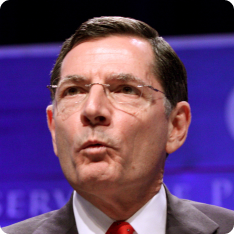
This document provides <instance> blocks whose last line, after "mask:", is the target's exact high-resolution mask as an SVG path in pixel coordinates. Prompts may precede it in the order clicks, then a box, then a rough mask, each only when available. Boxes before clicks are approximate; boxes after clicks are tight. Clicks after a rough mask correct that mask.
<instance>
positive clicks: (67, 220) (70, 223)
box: [33, 196, 78, 234]
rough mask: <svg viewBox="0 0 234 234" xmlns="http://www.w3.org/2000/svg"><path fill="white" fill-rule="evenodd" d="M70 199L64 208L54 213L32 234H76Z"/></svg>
mask: <svg viewBox="0 0 234 234" xmlns="http://www.w3.org/2000/svg"><path fill="white" fill-rule="evenodd" d="M72 197H73V196H71V198H70V200H69V201H68V203H67V204H66V205H65V206H63V207H62V208H61V209H59V210H56V211H54V214H53V215H51V217H49V218H48V219H47V220H46V221H45V222H44V223H43V224H42V225H41V226H39V227H38V228H37V229H36V230H35V231H34V232H33V234H44V233H46V234H55V233H59V234H78V232H77V227H76V222H75V217H74V213H73V206H72Z"/></svg>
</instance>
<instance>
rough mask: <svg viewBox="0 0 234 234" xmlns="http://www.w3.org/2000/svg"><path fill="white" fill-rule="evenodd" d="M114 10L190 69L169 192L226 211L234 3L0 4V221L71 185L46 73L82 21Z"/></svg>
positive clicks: (53, 202) (232, 162)
mask: <svg viewBox="0 0 234 234" xmlns="http://www.w3.org/2000/svg"><path fill="white" fill-rule="evenodd" d="M104 15H117V16H127V17H132V18H136V19H139V20H142V21H144V22H146V23H148V24H150V25H151V26H152V27H154V28H155V29H156V30H157V31H158V32H159V34H160V35H161V36H163V37H164V38H165V39H166V40H167V41H168V42H169V43H170V44H171V46H172V47H173V48H174V50H175V51H176V52H177V54H178V55H179V57H180V58H181V60H182V61H183V62H184V64H185V66H186V68H187V73H188V89H189V101H190V104H191V107H192V124H191V127H190V131H189V134H188V139H187V141H186V142H185V144H184V146H182V148H181V149H179V150H178V151H177V152H175V153H174V154H171V155H170V156H169V158H168V160H167V165H166V170H165V179H164V181H165V183H166V185H167V186H168V187H169V189H170V190H171V192H172V193H174V194H175V195H177V196H179V197H181V198H186V199H192V200H196V201H199V202H205V203H209V204H214V205H219V206H222V207H225V208H229V209H234V8H233V6H232V4H231V3H230V2H228V1H225V0H210V1H209V0H208V1H206V0H203V1H199V0H197V1H194V0H190V1H187V0H176V1H175V0H155V1H150V0H145V1H140V0H134V1H133V0H129V1H128V0H125V1H122V0H118V1H115V0H113V1H79V0H56V1H55V0H47V1H44V0H41V1H38V0H33V1H25V0H8V1H6V2H4V3H3V5H2V6H1V8H0V226H6V225H8V224H11V223H14V222H18V221H20V220H23V219H26V218H28V217H32V216H35V215H38V214H41V213H44V212H47V211H49V210H52V209H58V208H60V207H61V206H62V205H64V204H65V203H66V201H67V200H68V198H69V197H70V195H71V192H72V189H71V187H70V186H69V185H68V183H67V182H66V180H65V179H64V176H63V174H62V172H61V169H60V166H59V162H58V160H57V158H56V156H54V153H53V149H52V144H51V138H50V134H49V131H48V129H47V124H46V116H45V108H46V106H47V105H48V104H50V95H49V91H48V90H47V89H46V85H47V84H48V83H49V79H50V77H49V74H50V70H51V68H52V66H53V64H54V62H55V59H56V56H57V55H58V53H59V50H60V47H61V44H62V42H63V41H64V40H65V39H66V38H68V37H70V35H71V34H73V33H74V31H75V30H76V28H77V27H78V26H79V25H80V23H82V22H84V21H86V20H87V19H89V18H92V17H95V16H104Z"/></svg>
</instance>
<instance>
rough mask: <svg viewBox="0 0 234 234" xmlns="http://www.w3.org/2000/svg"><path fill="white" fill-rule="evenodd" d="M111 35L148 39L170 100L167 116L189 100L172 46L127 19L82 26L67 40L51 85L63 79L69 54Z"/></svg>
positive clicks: (155, 68) (103, 19) (156, 70)
mask: <svg viewBox="0 0 234 234" xmlns="http://www.w3.org/2000/svg"><path fill="white" fill-rule="evenodd" d="M110 35H131V36H136V37H139V38H142V39H145V40H147V41H148V42H149V43H150V45H151V47H152V50H153V52H154V58H153V61H152V65H153V67H152V69H153V72H154V73H155V77H157V79H158V81H159V82H160V84H161V85H162V87H163V89H164V91H165V93H166V95H167V100H168V101H169V103H167V113H169V112H170V110H171V109H172V108H174V107H175V106H176V104H177V103H178V102H180V101H188V92H187V75H186V70H185V68H184V65H183V63H182V62H181V61H180V59H179V57H178V56H177V54H176V53H175V52H174V50H173V49H172V48H171V46H170V45H169V44H168V43H167V42H166V41H165V40H164V39H163V38H162V37H159V35H158V32H157V31H156V30H155V29H153V28H152V27H150V26H149V25H148V24H146V23H144V22H142V21H139V20H135V19H131V18H124V17H99V18H93V19H90V20H88V21H87V22H84V23H83V24H81V26H80V27H79V28H78V30H77V31H76V33H75V34H73V35H72V36H71V37H70V38H69V39H67V40H66V41H65V42H64V44H63V46H62V49H61V52H60V54H59V56H58V59H57V61H56V63H55V66H54V68H53V70H52V72H51V84H54V81H55V80H57V81H58V78H60V77H61V74H60V72H61V64H62V61H63V59H64V57H65V56H66V55H67V53H68V52H69V51H70V50H71V49H72V48H74V46H76V45H78V44H80V43H82V42H83V41H86V40H90V39H94V38H101V37H108V36H110Z"/></svg>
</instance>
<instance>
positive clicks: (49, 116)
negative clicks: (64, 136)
mask: <svg viewBox="0 0 234 234" xmlns="http://www.w3.org/2000/svg"><path fill="white" fill-rule="evenodd" d="M46 116H47V125H48V128H49V130H50V134H51V137H52V143H53V148H54V153H55V154H56V155H57V145H56V138H55V124H54V117H53V106H52V105H49V106H47V108H46Z"/></svg>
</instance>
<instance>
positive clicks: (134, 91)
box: [115, 85, 141, 95]
mask: <svg viewBox="0 0 234 234" xmlns="http://www.w3.org/2000/svg"><path fill="white" fill-rule="evenodd" d="M115 92H116V93H122V94H128V95H140V94H141V91H140V90H139V89H138V88H137V87H134V86H132V85H121V86H119V87H118V89H116V91H115Z"/></svg>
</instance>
